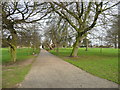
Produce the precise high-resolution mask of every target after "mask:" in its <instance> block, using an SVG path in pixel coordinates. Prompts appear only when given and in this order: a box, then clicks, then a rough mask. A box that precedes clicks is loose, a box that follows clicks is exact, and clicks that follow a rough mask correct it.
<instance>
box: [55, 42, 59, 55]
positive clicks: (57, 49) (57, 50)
mask: <svg viewBox="0 0 120 90" xmlns="http://www.w3.org/2000/svg"><path fill="white" fill-rule="evenodd" d="M56 46H57V48H56V52H57V53H59V45H58V44H57V45H56Z"/></svg>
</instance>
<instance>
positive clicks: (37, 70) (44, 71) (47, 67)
mask: <svg viewBox="0 0 120 90" xmlns="http://www.w3.org/2000/svg"><path fill="white" fill-rule="evenodd" d="M19 88H118V85H117V84H116V83H113V82H111V81H108V80H105V79H102V78H99V77H96V76H93V75H91V74H89V73H87V72H85V71H83V70H81V69H79V68H77V67H75V66H73V65H72V64H69V63H68V62H65V61H63V60H62V59H60V58H58V57H56V56H54V55H52V54H50V53H49V52H47V51H45V50H41V53H40V55H39V56H38V57H37V58H36V61H35V62H34V63H33V66H32V68H31V70H30V72H29V74H28V75H27V76H26V77H25V80H24V81H23V82H22V83H21V84H20V86H19Z"/></svg>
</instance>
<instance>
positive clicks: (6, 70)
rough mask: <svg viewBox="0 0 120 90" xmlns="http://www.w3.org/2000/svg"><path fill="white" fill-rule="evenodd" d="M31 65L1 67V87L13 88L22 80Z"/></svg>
mask: <svg viewBox="0 0 120 90" xmlns="http://www.w3.org/2000/svg"><path fill="white" fill-rule="evenodd" d="M30 67H31V65H27V66H22V67H21V66H16V67H3V71H2V88H14V87H16V86H15V85H16V84H18V83H20V82H22V81H23V80H24V77H25V75H26V74H27V73H28V72H29V70H30Z"/></svg>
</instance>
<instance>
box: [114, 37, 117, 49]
mask: <svg viewBox="0 0 120 90" xmlns="http://www.w3.org/2000/svg"><path fill="white" fill-rule="evenodd" d="M114 45H115V49H116V48H117V36H116V35H115V42H114Z"/></svg>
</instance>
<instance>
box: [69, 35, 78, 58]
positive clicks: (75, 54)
mask: <svg viewBox="0 0 120 90" xmlns="http://www.w3.org/2000/svg"><path fill="white" fill-rule="evenodd" d="M79 40H80V37H79V36H78V37H76V42H75V43H74V45H73V50H72V53H71V55H70V56H71V57H76V56H77V54H78V45H79Z"/></svg>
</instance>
